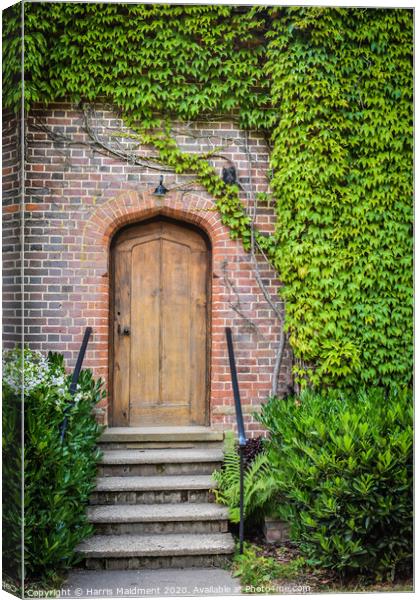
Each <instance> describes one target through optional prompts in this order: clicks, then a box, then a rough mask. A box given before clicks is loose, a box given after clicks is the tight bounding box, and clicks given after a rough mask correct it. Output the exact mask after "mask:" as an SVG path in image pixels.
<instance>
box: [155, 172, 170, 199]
mask: <svg viewBox="0 0 420 600" xmlns="http://www.w3.org/2000/svg"><path fill="white" fill-rule="evenodd" d="M167 191H168V190H167V189H166V187H165V186H164V185H163V175H161V176H160V180H159V185H158V186H157V188H156V189H155V191H154V192H153V193H154V195H155V196H164V195H165V194H166V192H167Z"/></svg>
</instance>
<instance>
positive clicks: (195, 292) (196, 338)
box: [190, 251, 208, 425]
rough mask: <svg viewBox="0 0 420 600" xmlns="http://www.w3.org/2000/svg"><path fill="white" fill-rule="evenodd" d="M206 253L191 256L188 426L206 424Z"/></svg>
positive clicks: (195, 253)
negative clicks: (190, 393) (189, 422)
mask: <svg viewBox="0 0 420 600" xmlns="http://www.w3.org/2000/svg"><path fill="white" fill-rule="evenodd" d="M207 273H208V254H207V251H194V252H192V253H191V291H192V294H191V299H190V322H191V330H192V331H193V332H194V334H193V335H192V336H191V340H190V356H191V359H190V380H191V389H192V391H193V393H192V397H191V423H192V424H200V425H201V424H204V423H205V422H206V420H207V414H206V410H204V413H203V408H204V409H206V408H207V398H206V394H207V385H208V381H207V362H206V359H207V309H208V307H207Z"/></svg>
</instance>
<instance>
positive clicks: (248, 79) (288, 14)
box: [3, 2, 413, 389]
mask: <svg viewBox="0 0 420 600" xmlns="http://www.w3.org/2000/svg"><path fill="white" fill-rule="evenodd" d="M25 18H26V21H25V78H26V82H25V102H26V106H27V107H29V106H30V105H31V104H32V103H33V102H35V101H40V102H48V101H53V100H57V99H60V98H68V99H70V100H72V101H74V102H78V101H84V102H93V101H96V100H97V101H108V102H110V103H112V104H113V105H114V106H115V107H116V108H117V109H119V111H120V112H121V114H122V115H123V117H124V118H125V120H126V122H127V123H129V124H130V125H133V127H135V129H136V131H137V132H140V134H141V135H142V139H143V140H144V141H145V143H146V141H147V140H148V143H149V144H151V145H152V146H153V147H154V148H155V149H157V150H158V153H159V159H160V161H161V162H162V164H166V165H169V166H171V167H172V168H174V170H175V171H176V172H178V173H182V172H187V171H188V172H193V173H195V174H197V176H198V179H199V181H200V183H201V184H202V185H203V186H204V188H205V189H206V190H207V191H208V192H209V193H210V194H211V195H212V196H213V197H214V198H215V204H216V207H217V208H218V210H219V211H220V214H221V218H222V222H223V223H224V224H225V225H227V226H228V227H229V228H230V230H231V232H232V237H239V238H241V239H242V240H243V242H244V246H245V248H249V247H250V239H251V235H250V223H251V221H250V218H249V216H248V215H247V214H246V212H245V210H244V207H243V206H242V204H241V202H240V197H239V194H238V189H237V187H236V186H226V185H225V184H224V183H223V181H222V180H221V178H220V177H219V176H218V174H217V173H216V172H215V171H214V169H213V168H212V167H211V166H210V165H209V163H208V159H209V156H208V155H197V154H193V155H191V154H188V153H182V152H181V151H180V150H179V148H177V147H176V144H175V143H174V141H173V140H172V139H171V137H170V135H169V133H168V128H167V124H168V123H169V122H170V121H171V120H173V119H174V118H175V119H180V120H193V119H206V118H207V117H210V118H212V119H217V118H218V117H219V116H220V115H224V116H226V115H228V116H229V117H232V118H233V117H235V118H236V117H238V118H239V122H240V125H241V126H242V127H247V128H255V129H263V130H264V131H265V132H266V134H267V137H268V138H270V141H271V145H272V155H271V166H272V170H273V179H272V182H271V185H272V191H273V197H274V201H275V210H276V214H277V224H276V231H275V233H274V235H264V232H260V231H256V240H257V242H258V244H259V246H260V247H261V248H262V249H263V250H264V252H265V253H266V255H267V256H268V257H269V259H270V261H271V263H272V264H273V266H274V268H275V269H276V271H277V272H278V274H279V279H280V280H281V281H282V283H283V286H282V287H281V289H280V293H281V294H282V297H283V299H284V300H285V304H286V327H287V329H288V332H289V339H290V343H291V346H292V348H293V350H294V354H295V356H296V357H297V363H296V369H295V370H296V375H297V378H298V381H299V382H300V383H301V384H302V385H306V384H307V383H309V384H310V385H312V386H315V387H317V388H321V387H324V388H326V387H328V386H330V385H331V384H333V385H334V387H341V388H342V389H346V388H351V387H357V386H358V385H359V383H360V382H362V383H365V384H366V385H369V386H372V385H373V386H378V385H379V386H383V387H386V388H389V387H390V386H391V385H392V384H393V383H399V384H402V385H406V384H409V383H410V381H411V378H412V365H413V357H412V354H413V353H412V217H413V215H412V191H413V189H412V188H413V185H412V156H413V139H412V112H413V107H412V94H413V90H412V88H413V86H412V78H413V69H412V55H413V47H412V46H413V43H412V38H413V13H412V11H411V10H407V9H376V8H374V9H360V8H326V7H321V8H320V7H289V8H287V7H271V8H267V7H240V8H239V7H234V6H216V5H208V6H199V5H188V6H181V5H179V6H175V5H165V4H155V5H142V4H106V3H90V4H89V3H83V4H82V3H79V4H78V3H76V4H75V3H71V4H70V3H55V4H51V3H42V2H41V3H26V4H25ZM3 31H4V61H3V65H4V73H3V75H4V101H5V105H6V106H7V107H16V106H18V104H19V93H20V92H19V86H18V85H17V82H18V81H19V77H20V70H21V64H20V45H19V39H18V35H16V34H18V33H19V10H18V8H13V10H12V9H10V10H8V11H6V16H5V23H4V29H3ZM146 130H148V131H146Z"/></svg>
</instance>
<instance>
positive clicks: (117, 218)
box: [82, 191, 228, 253]
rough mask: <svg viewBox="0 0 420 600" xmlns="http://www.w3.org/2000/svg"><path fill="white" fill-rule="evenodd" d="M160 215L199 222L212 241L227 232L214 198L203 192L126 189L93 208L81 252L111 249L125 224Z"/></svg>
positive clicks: (197, 223)
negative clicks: (160, 192)
mask: <svg viewBox="0 0 420 600" xmlns="http://www.w3.org/2000/svg"><path fill="white" fill-rule="evenodd" d="M158 215H164V216H167V217H172V218H174V219H177V220H179V221H184V222H187V223H191V224H193V225H196V226H198V227H199V228H200V229H202V230H204V231H205V233H206V234H207V235H208V237H209V239H210V241H211V243H212V245H214V243H215V242H216V241H217V239H220V238H223V239H225V238H226V236H227V235H228V231H227V228H226V227H224V226H223V225H222V224H221V221H220V218H219V214H218V212H217V210H215V207H214V203H213V201H212V200H211V199H210V198H209V197H208V196H206V195H205V194H204V193H203V195H199V194H194V193H187V194H181V193H168V194H167V195H165V196H164V197H161V198H157V197H156V196H153V194H150V193H146V192H144V193H142V192H135V191H125V192H122V193H120V194H118V195H117V196H114V197H112V198H110V199H109V200H108V201H107V202H105V203H104V204H102V205H101V206H99V207H98V208H97V209H95V210H94V211H93V212H92V214H91V215H90V217H89V219H88V221H87V222H86V224H85V226H84V229H83V234H82V253H84V252H86V251H87V249H88V248H92V247H98V245H99V246H101V247H102V248H107V249H108V248H109V246H110V243H111V240H112V238H113V237H114V235H115V234H116V233H117V231H119V230H120V229H121V228H122V227H125V226H126V225H130V224H132V223H136V222H140V221H144V220H146V219H149V218H152V217H155V216H158Z"/></svg>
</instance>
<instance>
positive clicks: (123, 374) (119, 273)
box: [112, 249, 131, 427]
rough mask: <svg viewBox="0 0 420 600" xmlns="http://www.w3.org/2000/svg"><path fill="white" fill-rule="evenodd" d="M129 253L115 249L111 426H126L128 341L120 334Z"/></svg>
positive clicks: (126, 308)
mask: <svg viewBox="0 0 420 600" xmlns="http://www.w3.org/2000/svg"><path fill="white" fill-rule="evenodd" d="M130 284H131V252H124V251H123V250H121V249H117V251H116V253H115V262H114V286H115V290H118V293H117V294H115V300H114V319H113V328H114V372H113V384H114V385H113V408H112V422H113V425H114V426H116V427H118V426H120V427H124V426H126V425H128V424H129V418H130V416H129V395H130V338H129V337H128V336H125V335H122V331H123V328H124V327H130V325H131V323H130V296H131V289H130Z"/></svg>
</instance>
